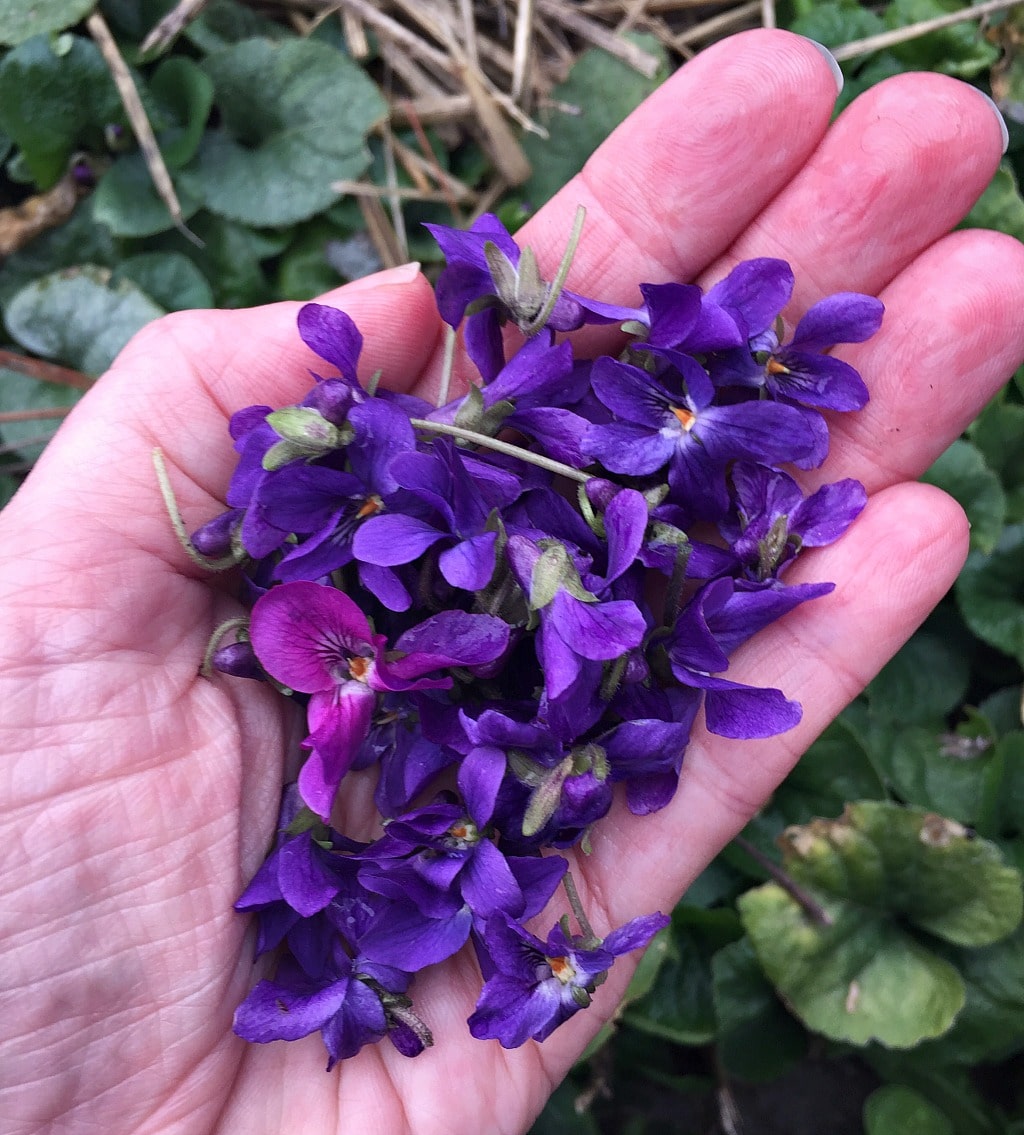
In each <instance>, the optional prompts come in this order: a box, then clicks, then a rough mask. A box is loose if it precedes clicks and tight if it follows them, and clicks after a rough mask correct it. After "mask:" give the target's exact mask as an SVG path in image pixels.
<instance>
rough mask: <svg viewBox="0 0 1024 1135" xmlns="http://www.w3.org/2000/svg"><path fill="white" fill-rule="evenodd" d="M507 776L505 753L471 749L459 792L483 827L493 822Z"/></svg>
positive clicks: (462, 769) (463, 766)
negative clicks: (501, 789)
mask: <svg viewBox="0 0 1024 1135" xmlns="http://www.w3.org/2000/svg"><path fill="white" fill-rule="evenodd" d="M504 776H505V754H504V753H503V752H502V751H501V750H500V749H497V748H494V747H493V746H490V745H477V746H476V747H475V748H473V749H471V750H470V751H469V753H467V754H466V757H465V758H464V759H463V761H462V764H461V765H460V766H459V791H460V792H461V793H462V798H463V800H465V802H466V808H467V809H468V810H469V814H470V816H472V817H473V820H474V821H475V823H476V824H478V825H479V826H480V827H483V826H485V825H486V824H488V823H489V822H490V819H491V814H492V813H493V812H494V801H495V800H496V799H497V798H498V789H499V788H500V787H501V782H502V779H503V778H504Z"/></svg>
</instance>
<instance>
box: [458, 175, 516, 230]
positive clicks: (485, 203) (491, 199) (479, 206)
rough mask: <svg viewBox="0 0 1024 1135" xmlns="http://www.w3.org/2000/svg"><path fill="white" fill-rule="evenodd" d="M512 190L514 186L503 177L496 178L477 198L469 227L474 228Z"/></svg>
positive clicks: (468, 223)
mask: <svg viewBox="0 0 1024 1135" xmlns="http://www.w3.org/2000/svg"><path fill="white" fill-rule="evenodd" d="M511 188H512V186H511V185H509V183H508V182H507V181H506V180H505V179H504V178H503V177H496V178H495V179H494V181H492V182H491V184H490V185H489V186H488V187H487V189H486V190H485V191H484V192H483V193H481V195H480V196H479V197H478V198H477V202H476V204H475V205H474V206H473V213H472V215H471V216H470V218H469V220H468V222H467V225H468V226H472V225H473V224H474V223H475V222H476V221H477V220H479V218H480V217H482V216H483V215H484V213H489V212H490V211H491V209H492V208H493V207H494V206H495V205H496V204H497V203H498V202H499V201H500V200H501V199H502V197H504V196H505V194H506V193H507V192H508V191H509V190H510V189H511Z"/></svg>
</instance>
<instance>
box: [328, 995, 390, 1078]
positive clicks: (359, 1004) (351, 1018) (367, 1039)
mask: <svg viewBox="0 0 1024 1135" xmlns="http://www.w3.org/2000/svg"><path fill="white" fill-rule="evenodd" d="M386 1028H387V1020H386V1017H385V1014H384V1007H383V1005H382V1004H381V1001H380V997H379V995H378V994H377V993H375V992H374V991H373V990H372V989H371V988H370V987H369V986H368V985H366V984H365V983H364V982H362V981H355V980H352V981H350V982H349V987H348V995H347V996H346V998H345V1000H344V1002H343V1003H342V1005H341V1007H340V1009H339V1011H338V1012H337V1013H335V1014H334V1016H333V1017H331V1019H330V1020H329V1021H327V1022H326V1023H325V1025H324V1029H323V1037H324V1045H325V1047H326V1048H327V1052H328V1055H329V1056H330V1060H329V1061H328V1064H327V1071H328V1072H329V1071H330V1070H331V1069H332V1068H333V1067H334V1065H335V1064H336V1063H337V1062H338V1061H339V1060H347V1059H348V1058H349V1057H350V1056H355V1055H356V1053H357V1052H359V1050H360V1049H361V1048H362V1047H363V1046H364V1045H366V1044H374V1043H375V1042H376V1041H378V1040H380V1039H381V1038H382V1037H383V1036H384V1032H385V1029H386Z"/></svg>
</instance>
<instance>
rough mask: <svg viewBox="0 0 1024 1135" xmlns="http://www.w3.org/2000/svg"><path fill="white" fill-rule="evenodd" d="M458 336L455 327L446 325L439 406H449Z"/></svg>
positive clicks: (438, 398)
mask: <svg viewBox="0 0 1024 1135" xmlns="http://www.w3.org/2000/svg"><path fill="white" fill-rule="evenodd" d="M456 337H457V336H456V332H455V328H454V327H445V336H444V362H443V363H442V365H441V387H440V389H439V390H438V392H437V404H438V406H447V404H448V391H449V390H450V389H451V385H452V367H453V365H454V363H455V340H456Z"/></svg>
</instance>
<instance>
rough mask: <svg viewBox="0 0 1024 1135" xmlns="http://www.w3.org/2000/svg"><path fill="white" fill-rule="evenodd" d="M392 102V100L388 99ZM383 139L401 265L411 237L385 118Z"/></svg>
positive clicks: (392, 140)
mask: <svg viewBox="0 0 1024 1135" xmlns="http://www.w3.org/2000/svg"><path fill="white" fill-rule="evenodd" d="M388 101H389V102H390V101H391V100H390V99H388ZM380 133H381V138H382V139H383V141H384V184H385V185H386V186H387V191H388V192H387V199H388V208H389V209H390V211H391V227H392V228H393V229H394V232H395V240H396V242H397V244H398V253H399V261H398V263H399V264H404V263H405V261H406V260H408V259H409V237H408V234H407V233H406V231H405V216H404V215H403V213H402V201H401V197H400V195H399V192H398V170H397V169H396V168H395V150H394V138H393V136H392V134H391V124H390V123H389V122H388V120H387V119H386V118H385V119H384V121H383V122H382V123H381V124H380Z"/></svg>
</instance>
